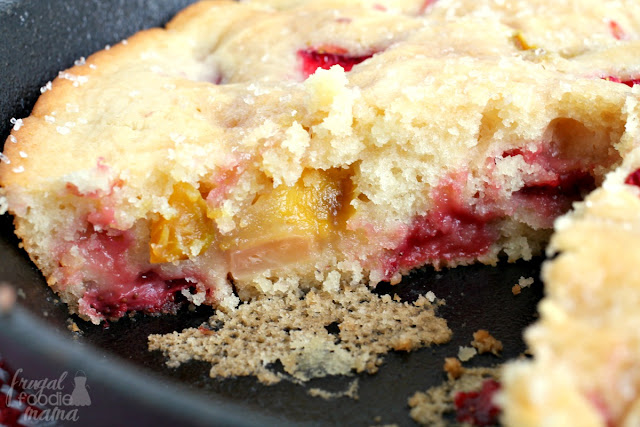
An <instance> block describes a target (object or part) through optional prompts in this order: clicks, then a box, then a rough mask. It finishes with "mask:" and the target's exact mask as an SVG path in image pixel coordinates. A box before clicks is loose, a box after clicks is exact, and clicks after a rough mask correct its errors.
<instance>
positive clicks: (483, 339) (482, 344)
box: [471, 329, 502, 356]
mask: <svg viewBox="0 0 640 427" xmlns="http://www.w3.org/2000/svg"><path fill="white" fill-rule="evenodd" d="M471 345H472V346H473V347H475V348H476V349H477V350H478V353H479V354H483V353H493V354H494V355H496V356H499V355H500V352H501V351H502V342H501V341H499V340H497V339H495V338H494V337H493V336H492V335H491V334H490V333H489V331H487V330H485V329H478V330H477V331H476V332H474V333H473V341H471Z"/></svg>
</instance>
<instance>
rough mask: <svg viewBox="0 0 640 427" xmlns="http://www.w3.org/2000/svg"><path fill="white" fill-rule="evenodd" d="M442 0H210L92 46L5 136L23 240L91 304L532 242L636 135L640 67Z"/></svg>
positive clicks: (330, 275)
mask: <svg viewBox="0 0 640 427" xmlns="http://www.w3.org/2000/svg"><path fill="white" fill-rule="evenodd" d="M442 3H443V4H445V3H446V2H445V1H443V2H442ZM314 4H315V3H314ZM316 6H317V5H316ZM436 6H438V4H436V5H434V7H433V8H434V9H433V10H435V8H436ZM438 7H440V6H438ZM616 13H617V12H616ZM429 16H431V15H426V16H420V17H414V16H410V15H403V14H396V13H391V12H389V11H385V10H384V8H383V9H382V10H381V9H380V8H373V7H356V6H352V7H347V8H344V9H335V8H327V9H318V8H317V7H315V6H314V7H313V8H311V6H309V8H305V7H303V6H300V7H295V8H292V9H284V10H274V9H270V8H266V7H264V6H262V5H253V4H243V3H236V2H231V1H218V2H202V3H197V4H195V5H193V6H191V7H190V8H188V9H186V10H185V11H184V12H182V13H181V14H179V15H178V16H177V17H176V18H175V19H174V20H173V21H171V22H170V23H169V24H168V26H167V29H153V30H149V31H145V32H142V33H139V34H137V35H135V36H133V37H132V38H130V39H128V40H127V41H125V42H122V43H120V44H118V45H116V46H114V47H112V48H110V49H109V50H105V51H102V52H99V53H97V54H95V55H92V56H91V57H89V58H88V59H86V60H85V61H82V62H81V63H79V64H78V65H76V66H75V67H73V68H71V69H69V70H67V71H65V72H63V73H61V74H60V75H59V76H58V78H57V79H56V80H55V81H54V82H53V83H52V85H50V88H51V89H50V90H45V92H44V93H43V95H42V96H41V98H40V100H39V101H38V103H37V104H36V106H35V108H34V110H33V113H32V115H31V116H29V117H28V118H26V119H24V120H17V121H16V122H15V126H14V129H13V132H12V133H11V136H10V137H9V139H8V141H7V142H6V144H5V148H4V156H3V163H2V165H0V184H1V185H2V191H3V194H4V197H5V198H6V202H7V204H8V210H9V211H10V212H11V213H12V214H13V215H14V216H15V224H16V233H17V234H18V236H20V238H21V239H22V242H23V246H24V248H25V249H26V251H27V252H28V253H29V255H30V256H31V259H32V260H33V261H34V263H35V264H36V265H37V266H38V267H39V268H40V269H41V270H42V271H43V273H44V275H45V276H46V277H47V280H48V283H49V284H50V286H51V287H52V288H53V289H54V290H55V291H56V292H58V293H59V294H60V295H61V297H62V299H63V300H64V301H65V302H67V303H68V304H69V307H70V309H71V311H72V312H75V313H78V314H79V315H80V316H81V317H83V318H87V319H90V320H91V321H93V322H100V321H101V320H103V319H117V318H119V317H121V316H123V315H124V314H125V313H127V312H130V311H145V312H149V313H156V312H170V311H172V310H174V309H175V307H176V302H175V295H176V294H182V295H184V296H185V297H186V298H187V299H188V300H189V301H191V302H193V303H194V304H202V303H204V304H212V305H215V306H217V307H220V308H222V309H232V308H233V307H235V306H236V305H237V303H238V297H239V298H241V299H248V298H252V297H253V296H256V295H260V294H277V293H279V292H292V291H295V290H297V289H305V288H309V287H311V286H322V287H324V288H325V289H328V290H338V289H339V286H340V283H341V281H344V282H352V283H359V282H363V283H368V284H371V285H375V284H376V283H378V282H380V281H391V282H392V283H397V282H398V281H400V279H401V277H402V275H403V274H405V273H407V272H409V271H411V270H413V269H415V268H419V267H421V266H423V265H434V266H436V267H444V266H456V265H464V264H469V263H473V262H477V261H479V262H483V263H487V264H495V263H496V262H497V260H498V257H499V256H500V255H501V254H506V256H507V257H508V258H509V259H510V260H515V259H518V258H524V259H529V258H530V257H531V256H532V255H533V254H535V253H539V252H540V251H541V249H542V248H543V245H544V244H545V242H546V241H547V239H548V236H549V234H550V232H551V227H552V223H553V220H554V219H555V218H556V217H557V216H559V215H560V214H562V213H564V212H566V211H567V210H568V209H569V208H570V206H571V204H572V203H573V202H574V201H576V200H579V199H581V198H582V197H583V196H584V195H585V194H586V193H588V192H589V191H591V190H593V189H594V188H595V187H596V186H597V185H598V184H599V183H600V182H601V180H602V177H603V176H604V175H605V173H606V172H607V171H608V170H610V169H611V168H613V167H615V166H616V165H618V164H619V163H620V159H621V153H623V152H624V151H625V150H626V149H627V147H630V146H631V145H632V144H633V141H634V139H633V138H634V135H635V134H636V132H637V131H636V130H635V128H634V127H633V126H632V124H633V123H635V121H636V120H637V115H636V113H635V112H634V110H633V109H632V108H631V107H630V103H633V102H636V100H637V95H636V94H635V93H634V91H633V89H632V88H631V87H630V86H629V85H627V84H621V83H619V82H618V81H628V80H629V79H631V78H636V77H637V76H630V75H629V73H631V72H632V68H633V67H632V66H630V65H629V66H627V65H625V63H624V61H621V62H620V64H618V65H617V66H614V67H609V68H608V69H606V70H605V69H603V67H601V64H600V63H598V61H597V60H596V59H593V58H590V59H589V58H587V59H583V60H582V62H580V61H578V60H577V59H566V58H563V57H561V56H559V55H557V54H553V53H550V52H549V51H542V50H533V49H529V48H527V47H526V46H525V45H524V44H523V43H524V42H525V40H524V39H523V37H522V35H519V34H520V33H518V31H517V30H515V29H514V28H512V27H509V26H506V25H503V24H502V23H501V22H500V21H499V20H498V18H499V17H500V15H499V14H495V16H496V19H493V18H492V17H491V16H494V15H491V16H487V17H483V18H482V19H478V18H477V17H468V18H467V17H462V18H457V19H455V20H449V19H444V20H440V19H439V18H437V15H434V17H433V18H429ZM570 16H572V15H570ZM617 43H618V41H615V43H614V45H615V44H617ZM625 43H626V46H628V47H629V48H632V46H635V45H634V44H633V43H632V42H625ZM633 48H634V49H637V46H636V47H633ZM598 49H600V50H599V51H598V52H606V51H607V50H606V47H605V46H604V44H601V45H598ZM594 52H595V50H594ZM593 55H595V56H594V58H596V57H597V58H601V57H603V55H604V56H606V53H601V54H600V56H598V54H596V53H593ZM623 56H624V55H623ZM625 58H627V59H628V56H627V57H625ZM327 68H328V69H327ZM316 70H317V71H316ZM639 75H640V74H639ZM607 79H608V80H607ZM48 87H49V86H47V87H45V89H47V88H48Z"/></svg>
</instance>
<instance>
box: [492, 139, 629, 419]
mask: <svg viewBox="0 0 640 427" xmlns="http://www.w3.org/2000/svg"><path fill="white" fill-rule="evenodd" d="M639 168H640V150H638V149H636V150H634V151H633V152H631V153H630V154H629V155H627V157H626V159H625V162H624V164H623V165H622V166H621V167H620V168H619V169H617V170H616V171H615V172H612V173H611V174H610V175H609V176H608V177H607V179H606V180H605V182H604V185H603V186H602V188H599V189H598V190H596V191H595V192H594V193H592V194H591V195H590V196H589V197H588V198H587V199H586V200H585V201H584V202H583V203H580V204H578V205H577V207H576V210H575V211H574V212H572V213H571V214H568V215H566V216H564V217H562V218H560V219H558V221H557V222H556V234H555V235H554V237H553V239H552V240H551V246H550V248H549V253H550V254H557V256H556V258H555V259H553V260H552V261H548V262H547V264H546V265H545V266H544V269H543V279H544V282H545V290H546V297H545V298H544V299H543V301H542V302H541V304H540V306H539V310H540V315H541V317H540V320H539V321H538V322H537V323H536V324H535V325H534V326H532V327H530V328H529V329H528V330H527V332H526V335H525V336H526V340H527V342H528V343H529V346H530V348H531V351H532V353H533V356H534V359H533V361H521V362H516V363H511V364H510V365H508V366H507V368H506V369H505V370H504V372H503V381H504V386H505V388H504V394H503V395H502V396H501V399H500V400H501V404H502V406H503V407H504V421H505V423H506V424H507V425H510V426H540V425H545V426H565V425H580V426H636V425H639V424H640V311H639V310H638V304H639V301H640V275H638V274H637V270H636V267H637V266H638V264H639V263H640V251H638V249H637V245H638V241H640V187H639V185H640V169H639Z"/></svg>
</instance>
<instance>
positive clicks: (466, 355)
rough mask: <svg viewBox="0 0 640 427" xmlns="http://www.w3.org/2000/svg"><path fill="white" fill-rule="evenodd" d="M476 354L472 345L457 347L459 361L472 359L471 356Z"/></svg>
mask: <svg viewBox="0 0 640 427" xmlns="http://www.w3.org/2000/svg"><path fill="white" fill-rule="evenodd" d="M476 354H478V351H477V350H476V349H475V348H473V347H462V346H460V348H459V349H458V359H460V361H461V362H468V361H469V360H471V359H473V357H474V356H475V355H476Z"/></svg>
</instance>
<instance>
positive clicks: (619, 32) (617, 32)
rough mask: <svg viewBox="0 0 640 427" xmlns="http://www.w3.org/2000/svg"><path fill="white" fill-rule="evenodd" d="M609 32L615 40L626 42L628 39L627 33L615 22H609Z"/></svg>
mask: <svg viewBox="0 0 640 427" xmlns="http://www.w3.org/2000/svg"><path fill="white" fill-rule="evenodd" d="M609 32H610V33H611V35H612V36H613V38H615V39H616V40H626V39H628V36H627V33H626V32H625V31H624V30H623V29H622V27H621V26H620V24H618V23H617V22H616V21H613V20H611V21H609Z"/></svg>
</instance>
